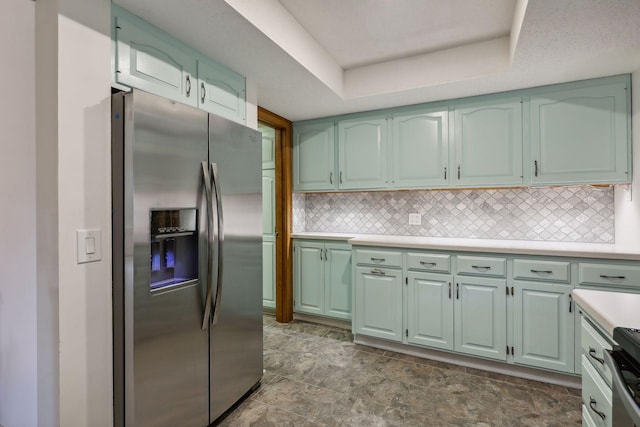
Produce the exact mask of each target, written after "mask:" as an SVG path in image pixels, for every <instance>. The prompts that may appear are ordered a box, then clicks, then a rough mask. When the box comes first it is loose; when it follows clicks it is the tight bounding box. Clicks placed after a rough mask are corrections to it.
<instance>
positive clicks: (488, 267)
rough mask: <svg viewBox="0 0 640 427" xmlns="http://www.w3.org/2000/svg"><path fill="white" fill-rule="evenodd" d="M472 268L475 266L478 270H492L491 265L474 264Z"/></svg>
mask: <svg viewBox="0 0 640 427" xmlns="http://www.w3.org/2000/svg"><path fill="white" fill-rule="evenodd" d="M471 268H475V269H476V270H491V267H490V266H488V265H472V266H471Z"/></svg>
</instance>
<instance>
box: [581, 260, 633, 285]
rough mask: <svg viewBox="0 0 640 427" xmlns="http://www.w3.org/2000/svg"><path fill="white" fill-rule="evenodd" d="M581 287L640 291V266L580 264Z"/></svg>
mask: <svg viewBox="0 0 640 427" xmlns="http://www.w3.org/2000/svg"><path fill="white" fill-rule="evenodd" d="M578 280H579V282H580V284H581V285H605V286H607V285H608V286H620V287H625V288H636V289H638V290H640V266H635V265H621V264H590V263H583V262H581V263H580V264H578Z"/></svg>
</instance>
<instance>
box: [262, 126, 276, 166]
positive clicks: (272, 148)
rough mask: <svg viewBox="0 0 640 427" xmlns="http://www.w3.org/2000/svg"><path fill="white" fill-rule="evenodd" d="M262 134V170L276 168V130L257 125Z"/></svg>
mask: <svg viewBox="0 0 640 427" xmlns="http://www.w3.org/2000/svg"><path fill="white" fill-rule="evenodd" d="M258 130H259V131H260V132H261V133H262V169H275V168H276V145H275V144H276V130H275V129H274V128H272V127H270V126H266V125H263V124H258Z"/></svg>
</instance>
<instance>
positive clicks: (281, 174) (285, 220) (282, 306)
mask: <svg viewBox="0 0 640 427" xmlns="http://www.w3.org/2000/svg"><path fill="white" fill-rule="evenodd" d="M258 122H260V123H264V124H265V125H268V126H270V127H272V128H274V129H275V131H276V132H275V134H276V137H275V143H274V146H275V175H276V177H275V186H276V194H275V199H276V202H275V209H276V212H275V215H276V216H275V234H276V266H275V268H276V320H277V321H278V322H283V323H287V322H290V321H292V320H293V261H292V256H293V250H292V244H291V223H292V195H291V189H292V188H293V187H292V179H293V174H292V171H291V164H292V163H291V147H292V140H293V134H292V126H291V122H290V121H289V120H287V119H285V118H284V117H280V116H279V115H277V114H275V113H272V112H271V111H269V110H265V109H264V108H262V107H258Z"/></svg>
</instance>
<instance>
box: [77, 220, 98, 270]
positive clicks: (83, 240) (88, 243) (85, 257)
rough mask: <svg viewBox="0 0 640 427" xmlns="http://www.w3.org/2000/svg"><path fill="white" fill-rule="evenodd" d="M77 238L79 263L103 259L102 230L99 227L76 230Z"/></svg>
mask: <svg viewBox="0 0 640 427" xmlns="http://www.w3.org/2000/svg"><path fill="white" fill-rule="evenodd" d="M76 239H77V245H78V249H77V250H78V264H82V263H85V262H93V261H100V260H101V259H102V230H100V229H99V228H94V229H90V230H78V231H76Z"/></svg>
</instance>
